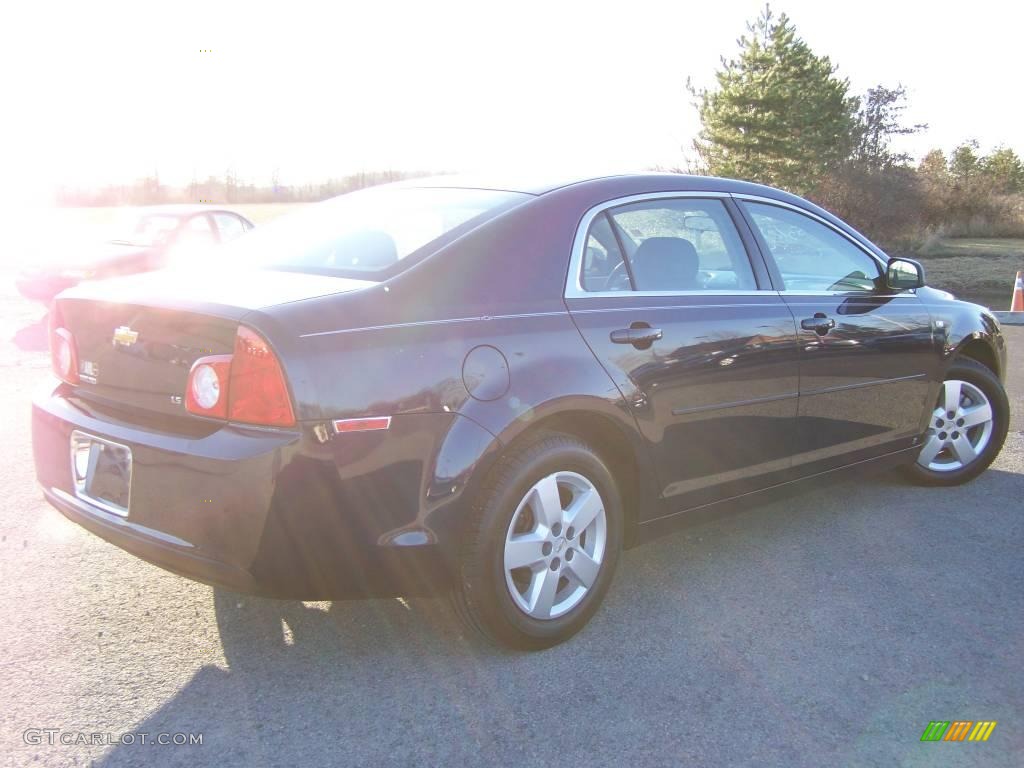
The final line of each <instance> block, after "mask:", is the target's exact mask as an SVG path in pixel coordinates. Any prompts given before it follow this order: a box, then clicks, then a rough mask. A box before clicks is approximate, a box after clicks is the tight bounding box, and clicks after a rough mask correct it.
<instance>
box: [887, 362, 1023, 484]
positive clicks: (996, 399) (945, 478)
mask: <svg viewBox="0 0 1024 768" xmlns="http://www.w3.org/2000/svg"><path fill="white" fill-rule="evenodd" d="M951 379H959V380H961V381H966V382H968V383H970V384H973V385H974V386H976V387H977V388H978V389H980V390H981V391H982V393H983V394H984V395H985V397H986V398H987V399H988V401H989V405H991V407H992V434H991V437H990V438H989V441H988V443H987V445H986V446H985V448H984V449H983V450H982V451H980V452H979V453H978V455H977V456H976V457H975V458H974V459H973V460H972V461H971V462H970V463H969V464H966V465H965V466H963V467H961V468H960V469H955V470H950V471H936V470H932V469H929V468H928V467H925V466H922V465H921V464H918V463H917V461H916V457H915V461H914V463H913V464H908V465H907V466H906V467H904V468H903V473H904V475H905V476H906V477H907V478H908V479H909V480H910V481H911V482H912V483H915V484H917V485H926V486H951V485H961V484H963V483H966V482H969V481H970V480H973V479H974V478H976V477H977V476H978V475H980V474H981V473H982V472H984V471H985V470H986V469H988V467H989V465H990V464H991V463H992V462H993V461H994V460H995V458H996V456H998V455H999V451H1000V450H1001V449H1002V447H1003V442H1004V441H1005V440H1006V431H1007V429H1008V428H1009V426H1010V403H1009V401H1008V400H1007V397H1006V390H1005V389H1003V384H1002V382H1000V381H999V378H998V377H997V376H996V375H995V373H993V372H992V371H990V370H989V369H988V368H986V367H985V366H984V365H982V364H981V363H978V362H976V361H974V360H971V359H969V358H960V359H958V360H955V361H954V362H953V364H952V365H951V366H950V367H949V370H948V371H947V372H946V376H945V379H944V381H949V380H951ZM939 397H940V398H941V397H942V393H941V392H940V394H939ZM933 407H934V406H933ZM926 439H927V438H926ZM922 450H923V449H922Z"/></svg>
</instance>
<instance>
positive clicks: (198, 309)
mask: <svg viewBox="0 0 1024 768" xmlns="http://www.w3.org/2000/svg"><path fill="white" fill-rule="evenodd" d="M369 285H374V283H372V282H367V281H361V280H349V279H345V278H337V277H325V276H320V275H310V274H300V273H292V272H276V271H264V270H252V271H246V272H243V273H239V272H238V271H234V272H232V273H231V274H230V275H228V274H224V275H219V276H213V277H211V274H210V273H203V275H202V276H201V277H197V273H185V272H180V273H179V272H173V271H165V272H152V273H148V274H144V275H133V276H131V277H125V278H118V279H115V280H108V281H103V282H97V283H86V284H82V285H80V286H77V287H76V288H73V289H71V290H69V291H65V292H64V293H62V294H61V295H60V296H59V297H58V298H57V300H56V305H57V311H58V312H59V315H60V318H61V320H62V324H63V326H64V327H66V328H67V329H68V330H70V331H71V333H72V334H73V335H74V337H75V344H76V346H77V349H78V370H79V377H80V379H81V383H80V384H79V385H78V386H77V387H76V394H78V395H79V396H80V397H83V398H85V399H88V400H95V401H98V402H103V403H106V404H109V405H113V406H115V407H117V408H118V409H119V410H125V409H126V410H144V411H148V412H152V413H160V414H165V415H177V416H185V415H186V414H187V412H186V411H185V406H184V396H185V387H186V385H187V382H188V374H189V370H190V369H191V368H192V364H193V363H194V362H195V361H196V359H197V358H200V357H204V356H206V355H221V354H231V353H232V351H233V350H234V342H235V332H236V330H237V328H238V325H239V323H240V322H241V320H242V319H243V318H244V317H245V316H246V315H247V314H249V313H250V312H251V311H253V310H255V309H260V308H263V307H267V306H272V305H275V304H282V303H285V302H290V301H299V300H301V299H308V298H314V297H317V296H323V295H326V294H333V293H342V292H346V291H351V290H358V289H360V288H363V287H366V286H369ZM271 341H272V340H271ZM286 374H287V372H286Z"/></svg>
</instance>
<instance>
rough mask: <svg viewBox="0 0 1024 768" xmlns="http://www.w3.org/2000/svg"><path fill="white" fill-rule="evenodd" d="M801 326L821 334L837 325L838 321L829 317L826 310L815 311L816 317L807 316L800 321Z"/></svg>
mask: <svg viewBox="0 0 1024 768" xmlns="http://www.w3.org/2000/svg"><path fill="white" fill-rule="evenodd" d="M800 327H801V328H803V329H804V330H805V331H814V332H815V333H816V334H818V335H819V336H824V335H825V334H826V333H828V332H829V331H831V330H832V329H833V328H835V327H836V321H835V320H833V319H832V318H831V317H828V316H827V315H826V314H825V313H824V312H815V313H814V317H807V318H804V319H803V320H801V321H800Z"/></svg>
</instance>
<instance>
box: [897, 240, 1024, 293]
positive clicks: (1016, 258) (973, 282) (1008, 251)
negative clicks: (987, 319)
mask: <svg viewBox="0 0 1024 768" xmlns="http://www.w3.org/2000/svg"><path fill="white" fill-rule="evenodd" d="M911 255H912V256H913V257H914V258H917V259H919V260H920V261H921V263H922V264H924V269H925V276H926V278H927V280H928V284H929V285H932V286H935V287H936V288H941V289H942V290H945V291H950V292H951V293H953V294H955V295H956V296H957V298H961V299H966V300H968V301H975V302H977V303H979V304H984V305H986V306H988V307H991V308H992V309H1009V308H1010V297H1011V295H1012V293H1013V278H1014V276H1015V275H1016V273H1017V271H1018V270H1024V239H1012V238H959V237H958V238H950V239H947V240H940V241H939V242H938V243H935V244H930V245H929V246H927V247H925V248H923V249H922V250H921V251H920V252H918V253H916V254H911Z"/></svg>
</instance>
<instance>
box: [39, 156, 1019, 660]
mask: <svg viewBox="0 0 1024 768" xmlns="http://www.w3.org/2000/svg"><path fill="white" fill-rule="evenodd" d="M223 265H224V268H223V269H217V270H213V269H207V270H199V271H181V272H175V271H163V272H156V273H151V274H146V275H138V276H130V277H123V278H118V279H115V280H111V281H108V282H105V283H92V284H83V285H81V286H78V287H76V288H72V289H71V290H69V291H65V292H64V293H62V294H61V295H60V296H58V297H57V299H56V301H55V303H54V306H53V310H52V312H51V330H50V343H51V353H52V361H53V367H54V371H55V373H56V375H57V377H58V378H59V382H58V383H55V384H54V385H53V386H51V387H49V388H48V389H47V391H46V392H45V393H43V394H42V395H40V396H38V397H37V398H36V399H35V401H34V404H33V421H32V425H33V441H34V453H35V464H36V472H37V476H38V480H39V482H40V483H41V485H42V488H43V493H44V494H45V497H46V499H47V500H48V501H49V502H50V503H51V504H52V505H53V506H54V507H56V508H57V509H58V510H60V511H61V512H62V513H63V514H64V515H66V516H67V517H68V518H70V519H71V520H73V521H74V522H76V523H79V524H80V525H82V526H83V527H85V528H87V529H88V530H90V531H92V532H93V533H95V534H97V535H98V536H101V537H102V538H104V539H107V540H108V541H110V542H113V543H114V544H116V545H117V546H119V547H122V548H123V549H125V550H127V551H129V552H131V553H133V554H135V555H138V556H139V557H141V558H144V559H146V560H148V561H150V562H152V563H155V564H157V565H159V566H161V567H163V568H166V569H168V570H171V571H173V572H176V573H179V574H182V575H184V576H187V577H189V578H193V579H197V580H200V581H203V582H206V583H210V584H214V585H219V586H223V587H226V588H229V589H233V590H238V591H245V592H251V593H255V594H261V595H265V596H271V597H279V598H297V599H342V598H350V597H366V596H388V595H402V594H421V593H424V592H427V593H430V594H436V593H438V592H449V593H451V594H452V595H453V597H454V600H455V604H456V606H457V608H458V611H459V613H460V615H461V616H462V617H463V618H464V619H465V620H466V621H467V623H468V624H469V625H470V626H471V627H472V628H474V629H475V630H479V631H480V632H482V633H483V635H484V636H486V637H488V638H490V639H491V640H493V641H495V642H498V643H500V644H504V645H508V646H512V647H517V648H526V649H537V648H542V647H546V646H550V645H553V644H555V643H558V642H561V641H563V640H565V639H566V638H568V637H570V636H571V635H572V634H573V633H575V632H577V631H578V630H579V629H580V628H582V627H583V626H584V625H585V624H586V623H587V621H588V620H589V619H590V618H591V616H592V615H593V614H594V612H595V610H596V609H597V608H598V605H599V603H600V602H601V599H602V597H603V596H604V594H605V593H606V591H607V589H608V586H609V583H610V582H611V579H612V576H613V573H614V571H615V566H616V562H617V560H618V558H619V554H620V552H621V551H622V550H623V548H625V547H630V546H633V545H635V544H637V543H640V542H642V541H644V540H646V539H649V538H651V537H654V536H657V535H659V534H662V533H665V532H667V531H670V530H672V529H673V528H675V527H677V526H679V525H681V524H685V523H690V522H693V521H696V520H702V519H705V518H707V517H709V516H711V515H716V514H719V513H722V512H724V511H727V510H732V509H736V508H739V507H742V506H747V505H750V504H758V503H763V502H765V501H767V500H769V499H772V498H775V497H777V496H778V495H780V494H784V493H790V492H793V491H796V490H800V489H804V488H808V487H812V486H816V485H818V484H820V483H828V482H832V481H835V480H839V479H840V478H845V477H848V476H850V475H851V474H852V473H863V472H870V471H878V470H883V469H886V468H890V467H900V468H902V471H903V472H904V473H905V475H906V476H907V477H908V478H909V479H910V480H912V481H914V482H916V483H920V484H926V485H933V486H949V485H956V484H960V483H963V482H966V481H968V480H971V479H972V478H974V477H976V476H977V475H978V474H979V473H981V472H982V471H984V469H985V468H986V467H987V466H988V465H989V464H990V463H991V462H992V460H993V459H994V458H995V456H996V454H997V453H998V452H999V449H1000V447H1001V446H1002V443H1003V440H1004V437H1005V435H1006V430H1007V425H1008V405H1007V398H1006V395H1005V393H1004V390H1003V386H1002V383H1001V382H1002V377H1003V374H1004V371H1005V369H1006V352H1005V346H1004V341H1003V337H1002V335H1001V333H1000V329H999V325H998V323H997V321H996V320H995V319H994V318H993V316H992V315H991V314H990V313H989V312H988V311H987V310H986V309H984V308H982V307H980V306H976V305H973V304H968V303H965V302H960V301H956V300H954V299H953V297H952V296H951V295H949V294H948V293H944V292H942V291H937V290H933V289H931V288H928V287H926V286H925V284H924V278H923V274H922V269H921V267H920V265H918V264H917V263H915V262H913V261H910V260H907V259H898V258H894V259H890V258H888V257H887V256H886V254H885V253H883V252H882V251H881V250H880V249H879V248H877V247H876V246H875V245H873V244H872V243H871V242H869V241H868V240H867V239H865V238H864V237H863V236H862V235H860V234H858V233H857V232H856V231H854V230H853V229H851V228H850V227H849V226H847V225H846V224H844V223H843V222H842V221H840V220H838V219H837V218H835V217H834V216H832V215H831V214H829V213H827V212H826V211H824V210H822V209H821V208H818V207H817V206H815V205H813V204H811V203H809V202H807V201H805V200H802V199H800V198H798V197H794V196H793V195H790V194H786V193H784V192H781V191H778V190H776V189H771V188H768V187H763V186H758V185H754V184H749V183H743V182H737V181H730V180H724V179H715V178H700V177H688V176H680V175H674V174H658V175H632V176H612V177H604V178H594V179H586V180H572V181H567V182H562V183H547V184H545V183H540V182H537V183H531V184H522V183H517V184H509V183H502V182H496V181H495V180H480V179H477V180H467V179H451V178H440V179H434V180H427V181H424V180H417V181H414V182H407V183H401V184H398V185H390V186H385V187H379V188H375V189H371V190H366V191H361V192H356V193H353V194H349V195H344V196H342V197H339V198H336V199H333V200H329V201H327V202H324V203H319V204H317V205H314V206H310V207H309V208H308V209H306V210H304V211H302V212H300V213H297V214H292V215H289V216H286V217H284V218H282V219H281V220H279V221H277V222H274V223H272V224H270V225H269V226H267V227H265V228H263V229H262V230H259V229H258V230H256V231H255V232H254V233H253V234H251V235H249V236H247V237H245V238H242V239H240V240H239V241H237V243H235V244H232V245H230V246H228V247H227V249H226V252H225V261H224V262H223Z"/></svg>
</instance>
